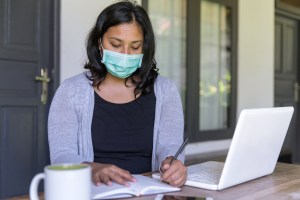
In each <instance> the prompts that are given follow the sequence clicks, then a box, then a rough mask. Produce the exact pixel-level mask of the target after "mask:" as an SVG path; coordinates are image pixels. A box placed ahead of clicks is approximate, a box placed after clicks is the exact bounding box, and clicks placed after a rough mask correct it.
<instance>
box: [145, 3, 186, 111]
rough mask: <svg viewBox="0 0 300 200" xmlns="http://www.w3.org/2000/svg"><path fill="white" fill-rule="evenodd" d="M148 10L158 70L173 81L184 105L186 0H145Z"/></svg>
mask: <svg viewBox="0 0 300 200" xmlns="http://www.w3.org/2000/svg"><path fill="white" fill-rule="evenodd" d="M148 13H149V17H150V19H151V22H152V25H153V29H154V32H155V36H156V54H155V58H156V61H157V66H158V68H159V73H160V74H161V75H163V76H166V77H169V78H171V79H172V80H173V81H175V83H176V85H177V87H178V89H179V91H180V94H181V99H182V101H183V105H185V92H186V59H185V58H186V0H151V1H148Z"/></svg>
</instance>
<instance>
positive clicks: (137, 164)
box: [92, 91, 156, 174]
mask: <svg viewBox="0 0 300 200" xmlns="http://www.w3.org/2000/svg"><path fill="white" fill-rule="evenodd" d="M94 96H95V106H94V113H93V120H92V142H93V149H94V162H98V163H105V164H114V165H116V166H118V167H120V168H122V169H125V170H128V171H129V172H130V173H132V174H140V173H145V172H149V171H151V160H152V149H153V127H154V117H155V104H156V97H155V94H154V92H153V91H152V92H150V93H148V94H144V95H141V96H140V97H138V98H137V99H135V100H133V101H131V102H128V103H124V104H115V103H111V102H107V101H106V100H104V99H102V98H101V97H100V96H99V95H98V94H97V93H96V92H95V94H94Z"/></svg>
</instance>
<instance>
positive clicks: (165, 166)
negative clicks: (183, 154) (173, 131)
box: [161, 157, 187, 187]
mask: <svg viewBox="0 0 300 200" xmlns="http://www.w3.org/2000/svg"><path fill="white" fill-rule="evenodd" d="M172 158H173V157H167V158H166V159H165V160H164V161H163V162H162V163H161V172H162V174H161V180H162V181H165V182H167V183H169V184H170V185H173V186H176V187H181V186H182V185H183V184H184V183H185V181H186V178H187V168H186V166H184V164H183V163H182V162H181V161H180V160H174V161H173V162H172V164H171V165H170V162H171V160H172Z"/></svg>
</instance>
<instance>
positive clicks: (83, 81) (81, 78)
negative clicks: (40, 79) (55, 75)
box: [60, 72, 91, 89]
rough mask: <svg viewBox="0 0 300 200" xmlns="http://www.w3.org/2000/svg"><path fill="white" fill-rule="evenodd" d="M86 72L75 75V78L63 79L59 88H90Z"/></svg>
mask: <svg viewBox="0 0 300 200" xmlns="http://www.w3.org/2000/svg"><path fill="white" fill-rule="evenodd" d="M86 73H87V72H83V73H80V74H77V75H75V76H72V77H70V78H67V79H65V80H64V81H63V82H62V83H61V85H60V87H72V88H78V89H80V88H85V89H86V87H87V86H91V81H90V80H89V79H88V78H87V75H86Z"/></svg>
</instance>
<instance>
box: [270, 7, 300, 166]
mask: <svg viewBox="0 0 300 200" xmlns="http://www.w3.org/2000/svg"><path fill="white" fill-rule="evenodd" d="M280 5H281V4H279V3H278V1H276V5H275V14H274V16H277V15H278V16H283V17H287V18H290V19H293V20H296V21H297V22H298V27H300V10H299V12H298V14H296V13H295V9H293V10H290V9H287V8H290V7H285V6H284V7H283V6H280ZM274 23H275V17H274ZM297 45H298V51H300V31H299V32H298V42H297ZM297 62H298V70H297V75H296V79H297V82H298V83H300V58H299V57H298V60H297ZM274 67H275V65H274ZM274 79H275V77H274ZM274 89H275V88H274ZM274 100H275V99H274ZM297 107H298V110H296V112H297V113H294V115H296V116H297V118H296V119H295V120H294V121H295V122H296V123H295V126H296V133H295V136H294V139H295V143H294V147H293V152H300V124H299V123H297V121H299V120H300V101H299V102H297ZM292 162H293V163H295V164H299V163H300V153H297V154H296V155H292Z"/></svg>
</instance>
